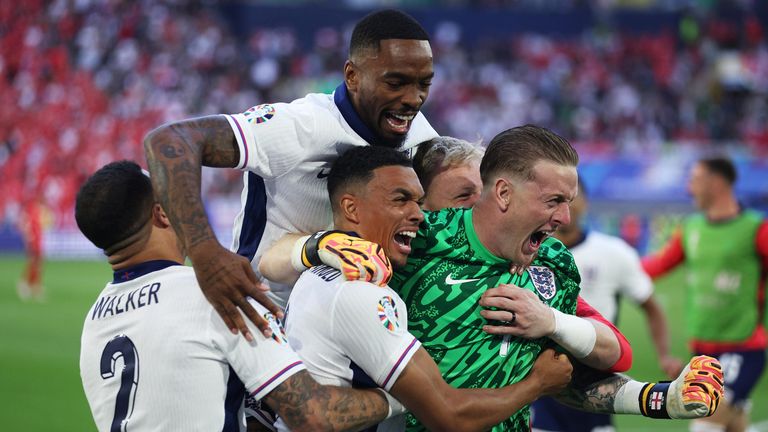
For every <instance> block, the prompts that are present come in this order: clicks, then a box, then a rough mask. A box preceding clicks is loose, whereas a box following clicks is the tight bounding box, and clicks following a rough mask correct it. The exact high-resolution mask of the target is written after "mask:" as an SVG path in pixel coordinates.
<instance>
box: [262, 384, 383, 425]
mask: <svg viewBox="0 0 768 432" xmlns="http://www.w3.org/2000/svg"><path fill="white" fill-rule="evenodd" d="M264 400H265V402H266V403H267V404H268V405H269V406H270V407H271V408H272V409H273V410H275V411H276V412H277V413H278V415H279V416H280V417H281V418H282V419H283V421H284V422H285V423H286V424H287V425H288V426H289V427H290V428H291V429H294V430H317V429H325V430H350V429H361V428H364V427H366V426H370V425H373V424H376V423H378V422H380V421H381V420H383V419H384V417H385V416H386V413H387V410H388V406H387V402H386V400H385V399H384V397H383V396H382V395H380V394H378V393H376V392H366V391H359V390H353V389H342V388H339V387H327V386H321V385H320V384H318V383H317V381H315V380H314V379H312V377H311V376H310V375H309V373H308V372H307V371H302V372H299V373H297V374H296V375H293V376H292V377H291V378H289V379H287V380H286V381H284V382H283V383H282V384H280V385H279V386H278V387H277V388H276V389H275V390H273V391H272V392H271V393H269V395H267V397H266V398H265V399H264Z"/></svg>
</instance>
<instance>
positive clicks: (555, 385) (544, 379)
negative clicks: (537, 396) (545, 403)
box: [529, 348, 573, 395]
mask: <svg viewBox="0 0 768 432" xmlns="http://www.w3.org/2000/svg"><path fill="white" fill-rule="evenodd" d="M572 372H573V365H572V364H571V361H570V360H569V359H568V356H567V355H565V354H560V353H557V352H555V350H553V349H551V348H548V349H545V350H544V351H542V352H541V354H539V357H538V358H537V359H536V362H535V363H534V364H533V368H532V369H531V374H530V376H529V377H530V378H533V379H536V380H538V381H539V388H540V389H541V394H542V395H554V394H557V393H560V392H561V391H563V390H564V389H565V388H566V387H567V386H568V384H569V383H570V382H571V373H572Z"/></svg>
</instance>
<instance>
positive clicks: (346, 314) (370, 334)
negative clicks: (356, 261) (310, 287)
mask: <svg viewBox="0 0 768 432" xmlns="http://www.w3.org/2000/svg"><path fill="white" fill-rule="evenodd" d="M405 314H406V308H405V304H404V303H403V301H402V299H400V297H399V296H398V295H397V294H396V293H395V292H394V291H392V290H391V289H389V288H380V287H378V286H375V285H372V284H370V283H367V282H346V283H344V284H343V285H342V287H341V289H340V290H339V293H338V294H337V297H336V299H335V302H334V306H333V311H332V313H331V319H332V320H333V321H332V325H331V331H332V335H333V338H334V340H336V341H337V342H338V343H339V344H340V346H341V348H342V350H343V351H344V352H345V353H346V354H347V355H348V356H349V358H350V360H352V361H353V362H355V363H356V364H357V366H359V367H360V368H361V369H362V370H363V371H364V372H365V373H366V374H367V375H368V376H369V377H370V378H371V379H372V380H373V381H374V382H375V383H376V384H377V385H378V386H380V387H382V388H384V389H385V390H387V391H389V390H390V389H391V388H392V385H393V384H394V383H395V381H397V378H398V377H399V376H400V374H401V373H402V371H403V370H404V369H405V366H406V365H407V364H408V362H409V361H410V360H411V357H413V354H415V353H416V351H417V350H418V348H419V347H420V346H421V344H420V343H419V341H418V340H417V339H416V338H415V337H414V336H413V335H412V334H410V333H409V332H408V328H407V326H408V320H407V316H406V315H405Z"/></svg>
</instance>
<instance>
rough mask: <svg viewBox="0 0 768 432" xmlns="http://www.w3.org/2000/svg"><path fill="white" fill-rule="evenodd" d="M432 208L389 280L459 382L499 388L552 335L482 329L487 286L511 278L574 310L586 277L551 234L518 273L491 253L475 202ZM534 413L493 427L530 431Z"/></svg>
mask: <svg viewBox="0 0 768 432" xmlns="http://www.w3.org/2000/svg"><path fill="white" fill-rule="evenodd" d="M425 216H426V220H425V222H424V224H422V226H421V228H420V230H419V233H418V235H417V237H416V238H415V239H414V240H413V241H412V242H411V247H412V251H411V254H410V256H409V258H408V263H407V264H406V266H405V267H404V268H403V269H400V270H398V272H397V273H396V274H395V277H394V278H393V280H392V282H391V283H390V286H391V287H392V288H393V289H394V290H395V291H397V292H398V293H399V294H400V296H401V297H402V298H403V300H404V301H405V303H406V304H407V305H408V328H409V330H410V331H411V333H413V335H414V336H416V337H417V338H418V339H419V340H420V341H421V343H422V346H423V347H424V348H425V349H426V350H427V352H429V354H430V355H431V356H432V358H434V359H435V362H436V363H437V365H438V367H439V368H440V371H441V372H442V374H443V378H445V380H446V382H448V383H449V384H450V385H452V386H454V387H463V388H499V387H502V386H505V385H509V384H513V383H516V382H518V381H520V380H522V379H523V378H524V377H525V376H526V375H527V374H528V372H529V371H530V370H531V367H532V366H533V363H534V361H535V360H536V357H537V356H538V355H539V353H540V352H541V351H542V349H543V348H545V347H546V346H547V345H548V344H551V343H552V342H551V341H550V340H549V339H547V338H540V339H536V340H526V339H520V338H516V337H511V336H505V337H502V336H494V335H490V334H487V333H485V332H483V329H482V326H483V325H484V324H487V321H486V319H485V318H483V317H482V316H481V315H480V311H481V310H482V309H483V308H482V307H480V305H479V304H478V301H479V299H480V296H481V295H482V294H483V292H485V290H486V289H488V288H493V287H496V286H498V285H499V284H504V283H511V284H515V285H517V286H519V287H521V288H525V289H529V290H531V291H533V292H534V293H536V294H538V296H539V298H540V299H541V300H542V301H544V302H545V303H547V304H548V305H550V306H552V307H554V308H556V309H558V310H560V311H562V312H565V313H569V314H574V313H575V312H576V302H577V296H578V294H579V282H580V278H579V273H578V270H577V269H576V265H575V263H574V261H573V256H572V255H571V253H570V252H569V251H568V250H567V249H566V247H565V246H563V244H562V243H560V242H559V241H558V240H556V239H553V238H550V239H547V240H545V241H544V242H543V244H542V245H541V248H540V249H539V253H538V257H537V258H536V259H535V260H534V262H533V263H532V264H531V266H530V267H529V268H528V270H527V272H525V273H524V274H523V275H522V276H518V275H512V274H510V273H509V267H510V262H509V261H506V260H504V259H501V258H499V257H496V256H494V255H493V254H491V253H490V252H489V251H488V249H486V248H485V247H484V246H483V245H482V244H481V243H480V241H479V240H478V238H477V235H476V234H475V230H474V227H473V226H472V210H471V209H446V210H442V211H439V212H427V213H426V214H425ZM529 417H530V412H529V409H528V407H527V406H526V407H525V408H524V409H522V410H520V411H518V412H517V413H515V414H514V415H513V416H512V417H510V418H509V419H507V420H505V421H504V422H503V423H501V424H499V425H497V426H495V427H494V428H493V429H492V430H493V431H527V430H529ZM408 430H409V431H417V430H424V426H422V425H421V424H420V423H419V422H418V420H416V419H415V418H414V417H413V416H409V419H408Z"/></svg>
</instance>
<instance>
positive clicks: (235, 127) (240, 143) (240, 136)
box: [224, 114, 251, 170]
mask: <svg viewBox="0 0 768 432" xmlns="http://www.w3.org/2000/svg"><path fill="white" fill-rule="evenodd" d="M236 116H239V114H234V115H230V114H224V117H225V118H226V119H227V121H228V122H229V126H230V127H231V128H232V132H233V133H234V134H235V139H236V140H237V149H238V150H239V153H240V160H239V161H238V162H237V166H235V168H236V169H239V170H242V169H245V167H247V166H248V158H249V157H250V156H251V155H249V154H248V153H249V152H248V140H247V138H246V136H245V129H244V128H243V126H242V124H241V123H242V121H238V119H237V117H236Z"/></svg>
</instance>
